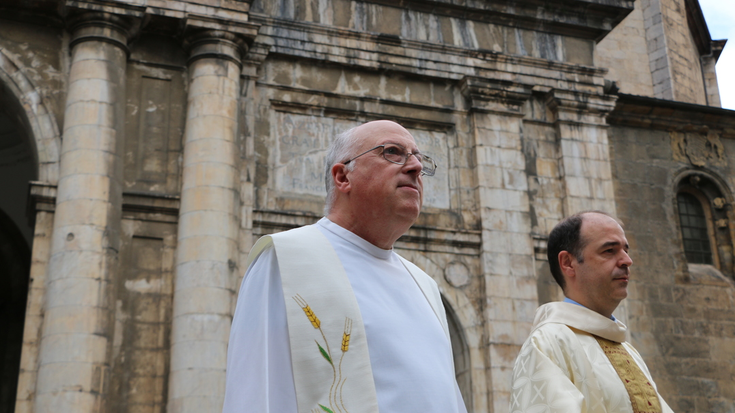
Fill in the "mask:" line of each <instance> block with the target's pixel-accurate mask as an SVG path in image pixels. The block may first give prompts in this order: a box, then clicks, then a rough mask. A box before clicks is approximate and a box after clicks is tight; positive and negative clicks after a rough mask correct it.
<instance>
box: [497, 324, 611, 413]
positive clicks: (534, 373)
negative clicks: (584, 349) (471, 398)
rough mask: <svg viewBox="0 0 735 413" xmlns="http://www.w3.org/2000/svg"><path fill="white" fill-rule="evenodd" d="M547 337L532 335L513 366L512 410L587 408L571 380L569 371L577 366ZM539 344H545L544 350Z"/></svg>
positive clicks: (575, 412) (571, 411) (571, 412)
mask: <svg viewBox="0 0 735 413" xmlns="http://www.w3.org/2000/svg"><path fill="white" fill-rule="evenodd" d="M544 338H545V337H544V336H543V335H540V336H532V337H530V338H529V339H528V340H527V341H526V343H525V344H524V345H523V347H522V348H521V352H520V354H519V355H518V358H517V359H516V363H515V366H514V368H513V381H512V389H511V394H510V409H509V411H510V412H511V413H517V412H549V413H581V412H586V411H588V408H589V406H585V404H586V403H585V397H584V395H583V394H582V392H581V391H580V389H578V388H577V386H576V385H575V384H574V383H573V382H572V380H571V379H570V374H574V370H575V369H574V367H573V366H571V365H569V364H573V363H574V361H571V360H570V359H569V358H568V357H565V355H564V354H562V353H563V352H562V351H561V349H560V348H559V347H557V346H554V344H551V343H544V341H545V340H544ZM539 342H541V343H539ZM539 344H540V345H541V346H542V347H544V348H543V350H542V349H541V348H540V347H539ZM548 344H551V345H550V346H549V345H548ZM571 356H572V357H574V355H571ZM603 411H604V408H603Z"/></svg>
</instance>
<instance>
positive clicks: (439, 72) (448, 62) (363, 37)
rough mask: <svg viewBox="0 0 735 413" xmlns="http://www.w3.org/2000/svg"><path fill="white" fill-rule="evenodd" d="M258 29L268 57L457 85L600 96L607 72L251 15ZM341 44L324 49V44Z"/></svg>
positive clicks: (531, 57)
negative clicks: (515, 84) (467, 81)
mask: <svg viewBox="0 0 735 413" xmlns="http://www.w3.org/2000/svg"><path fill="white" fill-rule="evenodd" d="M250 21H252V22H253V23H256V24H259V25H260V31H259V33H258V39H257V42H258V44H264V45H268V46H270V53H274V54H279V55H286V56H294V57H299V58H305V59H315V60H321V61H325V62H330V63H336V64H340V65H348V66H358V67H362V68H365V69H369V70H391V71H396V72H404V73H411V74H415V75H424V76H430V77H438V78H442V79H454V80H461V79H462V78H464V77H465V76H476V77H480V78H483V77H484V78H495V79H503V78H510V76H515V75H518V74H520V76H516V77H519V78H521V79H523V83H527V84H533V85H546V86H550V87H558V88H565V87H566V86H567V85H569V86H568V87H569V89H573V88H575V87H576V88H579V86H580V84H584V87H585V88H590V87H591V88H592V89H594V90H597V89H598V88H599V90H600V91H601V90H602V87H603V85H604V80H603V78H602V77H603V76H604V74H605V73H607V69H604V68H598V67H593V66H586V65H581V64H573V63H565V62H561V61H552V60H548V59H542V58H539V57H533V56H520V55H510V54H505V53H501V52H495V51H492V50H483V49H473V48H467V47H460V46H453V45H448V44H437V43H432V42H428V41H419V40H411V39H405V38H399V40H400V44H388V43H386V42H385V40H386V37H385V35H381V34H380V33H366V32H359V31H355V30H350V29H346V28H340V27H333V26H325V25H321V24H317V23H310V22H303V21H294V20H286V19H279V18H273V17H270V16H265V15H261V14H255V13H252V14H251V15H250ZM327 38H338V39H341V40H342V39H343V42H341V43H334V42H331V43H324V42H322V39H327Z"/></svg>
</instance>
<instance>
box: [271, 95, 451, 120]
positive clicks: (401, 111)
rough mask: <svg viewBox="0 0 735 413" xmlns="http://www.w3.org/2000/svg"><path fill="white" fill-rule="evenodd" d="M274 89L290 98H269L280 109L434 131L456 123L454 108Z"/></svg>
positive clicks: (274, 106) (374, 98)
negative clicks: (379, 120) (386, 120)
mask: <svg viewBox="0 0 735 413" xmlns="http://www.w3.org/2000/svg"><path fill="white" fill-rule="evenodd" d="M269 86H271V85H269ZM277 89H280V90H284V91H288V93H287V94H284V96H283V97H284V98H286V97H287V98H288V99H289V100H281V99H271V100H270V103H271V105H272V106H273V108H275V109H276V110H279V111H282V112H289V113H298V114H305V115H318V116H333V117H338V118H342V119H359V120H363V121H369V120H378V119H389V120H394V121H396V122H398V123H400V124H402V125H404V126H406V127H411V126H412V125H422V126H423V127H427V126H428V127H430V128H431V129H432V130H436V131H440V130H443V131H446V130H450V129H452V128H453V127H454V126H455V121H454V115H455V113H456V112H457V111H456V110H455V109H448V108H443V107H435V106H428V105H419V104H415V103H407V102H398V101H390V100H387V99H381V98H376V97H364V96H360V97H355V96H347V95H342V94H338V93H329V92H322V91H315V90H305V89H296V88H290V87H280V86H279V87H277Z"/></svg>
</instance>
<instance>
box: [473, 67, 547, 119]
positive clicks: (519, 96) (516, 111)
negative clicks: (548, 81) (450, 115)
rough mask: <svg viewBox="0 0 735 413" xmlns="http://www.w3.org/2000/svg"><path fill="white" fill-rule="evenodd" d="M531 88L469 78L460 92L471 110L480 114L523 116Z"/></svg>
mask: <svg viewBox="0 0 735 413" xmlns="http://www.w3.org/2000/svg"><path fill="white" fill-rule="evenodd" d="M531 89H532V88H531V87H530V86H528V85H523V84H520V83H516V82H512V81H506V80H494V79H484V78H479V77H474V76H467V77H465V78H464V79H462V81H461V82H460V90H461V91H462V94H463V95H464V96H465V97H466V98H467V100H468V102H469V105H470V108H471V110H473V111H479V112H500V113H502V114H504V115H513V116H523V115H524V114H523V105H524V104H525V102H526V100H528V99H529V98H530V97H531Z"/></svg>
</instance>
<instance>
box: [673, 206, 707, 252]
mask: <svg viewBox="0 0 735 413" xmlns="http://www.w3.org/2000/svg"><path fill="white" fill-rule="evenodd" d="M676 199H677V201H678V202H679V220H680V222H681V236H682V239H683V241H684V252H685V254H686V257H687V261H688V262H690V263H693V264H712V249H711V248H710V244H709V234H708V233H707V219H706V218H705V215H704V209H702V204H701V203H700V202H699V200H698V199H697V197H695V196H694V195H692V194H687V193H681V194H678V195H677V196H676Z"/></svg>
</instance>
